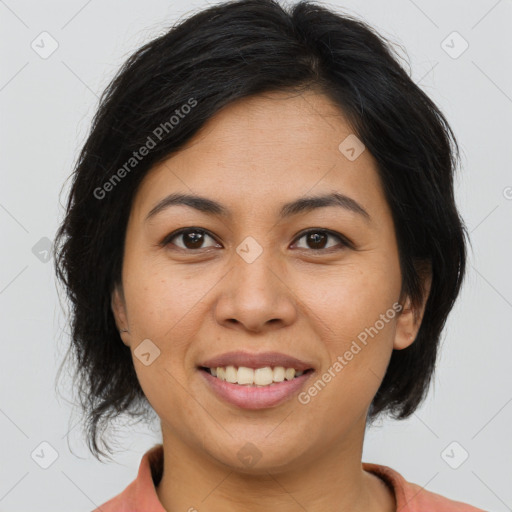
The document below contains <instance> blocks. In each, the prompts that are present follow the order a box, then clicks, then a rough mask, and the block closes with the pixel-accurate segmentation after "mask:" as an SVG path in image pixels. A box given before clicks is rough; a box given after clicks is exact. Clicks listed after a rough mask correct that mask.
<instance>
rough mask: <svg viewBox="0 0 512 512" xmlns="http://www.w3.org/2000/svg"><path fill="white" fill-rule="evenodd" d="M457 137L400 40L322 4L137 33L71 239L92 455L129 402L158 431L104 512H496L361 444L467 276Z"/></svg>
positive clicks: (209, 16) (231, 14) (415, 375)
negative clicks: (367, 455) (403, 55)
mask: <svg viewBox="0 0 512 512" xmlns="http://www.w3.org/2000/svg"><path fill="white" fill-rule="evenodd" d="M457 156H458V153H457V144H456V141H455V138H454V136H453V133H452V131H451V129H450V127H449V125H448V123H447V121H446V120H445V118H444V117H443V115H442V114H441V112H440V111H439V110H438V108H437V107H436V106H435V105H434V104H433V103H432V101H431V100H430V99H429V98H428V97H427V96H426V95H425V94H424V93H423V92H422V91H421V90H420V89H419V88H418V87H417V86H416V85H415V84H414V83H413V82H412V81H411V79H410V78H409V77H408V75H407V74H406V72H405V71H404V70H403V69H402V67H401V66H400V65H399V63H398V62H397V60H396V58H395V57H394V56H393V54H392V51H391V50H390V47H389V46H388V45H387V44H386V42H385V41H384V39H382V38H381V37H380V36H379V35H377V34H376V33H374V32H373V31H372V29H370V28H369V27H368V26H366V25H365V24H363V23H362V22H360V21H357V20H355V19H352V18H350V17H348V16H342V15H340V14H337V13H334V12H331V11H329V10H328V9H326V8H324V7H320V6H318V5H315V4H312V3H308V2H300V3H298V4H296V5H294V6H293V7H292V8H290V10H289V11H286V10H284V9H283V8H282V7H281V6H280V5H279V4H278V3H276V2H274V1H271V0H264V1H262V0H244V1H238V2H229V3H225V4H221V5H217V6H214V7H210V8H208V9H206V10H204V11H202V12H199V13H198V14H196V15H194V16H192V17H190V18H189V19H188V20H185V21H183V22H182V23H180V24H179V25H177V26H175V27H174V28H172V29H171V30H170V31H169V32H168V33H166V34H164V35H163V36H161V37H159V38H158V39H155V40H154V41H151V42H150V43H148V44H146V45H145V46H144V47H143V48H141V49H140V50H139V51H137V52H136V53H135V54H134V55H133V56H132V57H131V58H130V59H129V60H128V61H127V63H126V64H125V65H124V66H123V68H122V69H121V70H120V72H119V73H118V75H117V77H116V78H115V79H114V81H113V82H112V84H111V85H110V86H109V87H108V89H107V91H106V93H105V94H104V96H103V97H102V100H101V104H100V107H99V110H98V112H97V115H96V117H95V119H94V122H93V127H92V130H91V133H90V135H89V138H88V140H87V141H86V143H85V146H84V148H83V150H82V152H81V155H80V158H79V161H78V163H77V167H76V169H75V173H74V177H73V185H72V189H71V193H70V197H69V202H68V206H67V212H66V217H65V219H64V221H63V224H62V226H61V228H60V231H59V234H58V244H57V258H56V261H57V272H58V275H59V277H60V278H61V280H62V282H63V283H64V285H65V287H66V290H67V292H68V294H69V297H70V299H71V302H72V305H73V309H72V312H73V316H72V340H73V344H72V347H73V353H74V355H75V363H76V366H77V377H78V386H79V391H80V396H81V399H82V405H83V407H84V410H85V412H86V417H87V420H88V434H89V442H90V447H91V450H92V452H93V453H94V454H95V455H99V454H103V451H102V450H101V449H100V447H99V444H98V441H99V440H100V439H101V435H102V433H103V432H104V431H105V429H106V427H107V426H108V424H109V423H110V421H111V420H112V419H114V418H115V417H116V416H117V415H119V414H121V413H123V412H124V413H130V414H132V415H134V416H137V415H138V416H142V417H144V415H147V417H149V416H150V414H151V412H152V411H154V412H156V414H157V415H158V416H159V418H160V423H161V429H162V440H163V443H162V444H161V445H156V446H154V447H153V448H152V449H151V450H150V451H148V452H147V453H146V454H145V455H144V456H143V458H142V461H141V465H140V468H139V473H138V476H137V478H136V479H135V481H134V482H133V483H132V484H131V485H130V486H129V487H127V488H126V489H125V490H124V491H123V492H121V493H120V494H118V495H117V496H116V497H114V498H112V499H111V500H110V501H109V502H108V503H105V504H103V505H102V506H101V507H99V508H98V509H97V510H102V511H103V512H107V511H108V512H110V511H121V510H128V509H129V510H130V511H143V510H144V511H145V512H150V511H151V512H157V511H158V512H163V511H164V510H165V511H168V512H170V511H172V512H174V511H179V510H189V511H193V510H208V511H216V510H223V511H226V510H237V511H238V510H246V511H260V510H270V509H273V508H275V507H279V509H280V510H284V511H292V510H293V511H295V510H307V511H309V512H313V511H320V510H322V511H325V510H340V511H341V510H346V511H348V510H350V511H352V512H354V511H356V512H359V511H361V512H362V511H365V512H377V511H379V512H391V511H402V512H407V511H411V512H412V511H429V512H431V511H434V510H435V511H448V510H449V511H464V512H468V511H477V510H479V509H477V508H475V507H472V506H470V505H467V504H464V503H462V502H458V501H454V500H452V499H449V498H448V497H442V496H440V495H438V494H434V493H432V492H428V491H426V490H424V489H421V488H420V487H419V486H418V485H416V484H413V483H410V482H407V481H406V480H405V479H404V478H403V477H402V476H401V475H400V474H399V473H398V472H397V471H396V470H394V469H392V468H389V467H387V466H381V465H377V464H371V463H366V462H362V461H361V457H362V448H363V440H364V433H365V428H366V426H367V424H369V423H371V422H372V421H373V420H374V419H375V418H377V417H378V416H380V415H382V414H384V413H389V414H392V415H393V416H394V417H395V418H398V419H402V418H407V417H408V416H410V415H411V414H412V413H413V412H414V411H415V410H416V408H417V407H418V405H419V404H420V403H421V402H422V400H423V399H424V397H425V395H426V393H427V391H428V386H429V382H430V379H431V377H432V374H433V371H434V367H435V361H436V352H437V346H438V342H439V339H440V335H441V331H442V329H443V326H444V324H445V321H446V319H447V315H448V313H449V312H450V310H451V308H452V306H453V304H454V301H455V299H456V297H457V295H458V293H459V290H460V287H461V284H462V279H463V275H464V270H465V261H466V248H465V233H466V232H465V227H464V224H463V222H462V220H461V219H460V217H459V214H458V212H457V208H456V205H455V202H454V194H453V172H454V170H455V167H456V164H457ZM101 441H102V442H103V444H104V445H105V446H106V447H107V449H108V444H107V443H106V441H105V440H104V439H103V440H101Z"/></svg>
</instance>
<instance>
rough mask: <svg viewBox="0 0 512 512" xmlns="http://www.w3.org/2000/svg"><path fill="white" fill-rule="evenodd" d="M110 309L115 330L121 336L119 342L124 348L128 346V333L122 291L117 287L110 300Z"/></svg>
mask: <svg viewBox="0 0 512 512" xmlns="http://www.w3.org/2000/svg"><path fill="white" fill-rule="evenodd" d="M110 307H111V309H112V313H113V315H114V319H115V322H116V327H117V330H118V331H119V334H120V336H121V340H122V341H123V343H124V344H125V345H126V346H128V347H129V346H130V331H129V329H128V322H127V316H126V305H125V301H124V296H123V293H122V291H121V290H120V289H119V287H118V286H116V287H115V289H114V291H113V292H112V296H111V299H110Z"/></svg>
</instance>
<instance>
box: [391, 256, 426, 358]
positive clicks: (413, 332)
mask: <svg viewBox="0 0 512 512" xmlns="http://www.w3.org/2000/svg"><path fill="white" fill-rule="evenodd" d="M422 274H423V300H422V303H421V304H420V305H419V306H417V307H413V305H412V303H411V300H410V297H406V300H405V301H404V303H403V304H402V302H401V304H402V305H403V309H402V311H400V313H399V316H398V319H397V322H396V332H395V340H394V342H393V348H394V349H395V350H403V349H404V348H407V347H409V346H410V345H412V343H414V340H415V339H416V336H417V335H418V331H419V330H420V326H421V322H422V320H423V315H424V313H425V306H426V304H427V300H428V297H429V295H430V287H431V285H432V273H431V271H430V266H429V267H428V270H426V271H425V269H423V272H422Z"/></svg>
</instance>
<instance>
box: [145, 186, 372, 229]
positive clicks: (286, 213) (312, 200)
mask: <svg viewBox="0 0 512 512" xmlns="http://www.w3.org/2000/svg"><path fill="white" fill-rule="evenodd" d="M171 206H188V207H190V208H194V209H195V210H198V211H200V212H202V213H206V214H208V215H216V216H219V217H226V218H227V217H231V216H232V214H231V212H230V210H229V209H228V208H226V207H225V206H223V205H222V204H221V203H219V202H217V201H214V200H213V199H208V198H206V197H201V196H197V195H193V194H179V193H175V194H170V195H168V196H167V197H164V198H163V199H162V200H161V201H159V202H158V203H157V204H156V205H155V206H154V207H153V208H152V209H151V211H150V212H149V213H148V214H147V215H146V219H145V220H146V221H148V220H149V219H150V218H152V217H154V216H155V215H157V214H158V213H160V212H162V211H163V210H166V209H167V208H170V207H171ZM327 206H338V207H341V208H344V209H346V210H349V211H351V212H354V213H357V214H358V215H360V216H361V217H362V218H364V220H365V221H366V222H370V221H371V217H370V214H369V213H368V212H367V211H366V210H365V209H364V208H363V207H362V206H361V205H360V204H359V203H358V202H357V201H356V200H355V199H352V198H351V197H348V196H346V195H344V194H340V193H338V192H333V193H331V194H324V195H319V196H308V197H301V198H299V199H296V200H295V201H292V202H289V203H285V204H284V205H283V206H282V207H281V210H280V212H279V216H280V218H281V219H284V218H288V217H291V216H293V215H297V214H299V213H306V212H309V211H312V210H314V209H316V208H324V207H327Z"/></svg>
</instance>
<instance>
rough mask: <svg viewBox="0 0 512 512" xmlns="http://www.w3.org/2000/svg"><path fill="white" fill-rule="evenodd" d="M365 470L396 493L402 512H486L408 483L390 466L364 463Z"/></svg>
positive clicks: (399, 508)
mask: <svg viewBox="0 0 512 512" xmlns="http://www.w3.org/2000/svg"><path fill="white" fill-rule="evenodd" d="M363 469H364V470H365V471H369V472H370V473H373V474H375V475H377V476H378V477H380V478H381V479H382V480H383V481H384V482H385V483H386V484H387V485H388V486H389V487H390V488H391V489H392V490H393V492H394V493H395V499H396V504H397V507H396V508H397V510H399V511H400V512H434V511H435V512H485V511H484V510H483V509H480V508H477V507H474V506H472V505H469V504H468V503H464V502H462V501H456V500H453V499H450V498H448V497H446V496H442V495H440V494H437V493H435V492H432V491H428V490H427V489H425V488H423V487H421V486H420V485H418V484H416V483H413V482H408V481H406V480H405V478H404V477H403V476H402V475H401V474H400V473H398V471H396V470H394V469H393V468H390V467H389V466H382V465H379V464H372V463H368V462H363Z"/></svg>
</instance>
